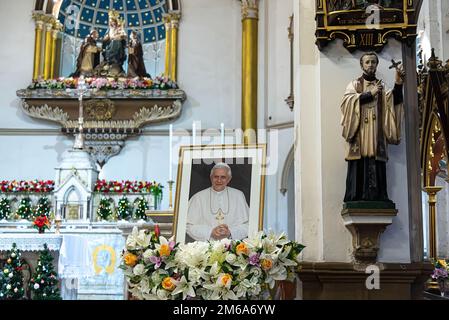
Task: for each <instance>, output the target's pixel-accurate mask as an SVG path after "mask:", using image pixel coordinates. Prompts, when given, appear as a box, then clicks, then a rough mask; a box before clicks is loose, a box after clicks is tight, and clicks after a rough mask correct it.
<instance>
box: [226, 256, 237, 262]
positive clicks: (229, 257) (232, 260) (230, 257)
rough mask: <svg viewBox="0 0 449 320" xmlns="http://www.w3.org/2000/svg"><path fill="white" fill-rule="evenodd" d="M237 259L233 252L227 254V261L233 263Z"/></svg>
mask: <svg viewBox="0 0 449 320" xmlns="http://www.w3.org/2000/svg"><path fill="white" fill-rule="evenodd" d="M236 260H237V256H236V255H235V254H233V253H228V254H227V255H226V262H227V263H229V264H231V265H233V264H234V263H235V262H236Z"/></svg>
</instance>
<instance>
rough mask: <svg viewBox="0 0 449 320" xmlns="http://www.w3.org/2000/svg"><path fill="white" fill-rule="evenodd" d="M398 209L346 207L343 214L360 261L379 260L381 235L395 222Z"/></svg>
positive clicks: (371, 261) (367, 262)
mask: <svg viewBox="0 0 449 320" xmlns="http://www.w3.org/2000/svg"><path fill="white" fill-rule="evenodd" d="M397 212H398V211H397V210H396V209H393V208H388V209H365V208H344V209H343V211H342V213H341V215H342V217H343V220H344V223H345V226H346V228H348V229H349V231H350V232H351V234H352V245H353V249H354V251H353V255H354V258H355V260H356V262H358V263H363V264H371V263H375V262H376V260H377V253H378V251H379V247H380V241H379V239H380V235H381V234H382V232H384V231H385V229H386V228H387V226H389V225H390V224H392V223H393V218H394V217H395V216H396V215H397Z"/></svg>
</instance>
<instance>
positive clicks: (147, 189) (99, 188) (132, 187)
mask: <svg viewBox="0 0 449 320" xmlns="http://www.w3.org/2000/svg"><path fill="white" fill-rule="evenodd" d="M162 188H163V186H162V185H161V184H160V183H157V182H156V181H153V182H150V181H129V180H123V181H106V180H97V182H96V183H95V191H96V192H100V193H110V192H116V193H151V194H160V193H162Z"/></svg>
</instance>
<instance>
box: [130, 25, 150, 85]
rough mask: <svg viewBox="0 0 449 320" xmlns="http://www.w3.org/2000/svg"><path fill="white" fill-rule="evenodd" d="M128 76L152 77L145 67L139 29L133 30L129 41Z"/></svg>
mask: <svg viewBox="0 0 449 320" xmlns="http://www.w3.org/2000/svg"><path fill="white" fill-rule="evenodd" d="M128 77H130V78H134V77H147V78H151V76H150V75H149V74H148V73H147V70H146V68H145V62H144V61H143V49H142V44H141V43H140V40H139V37H138V35H137V31H131V35H130V39H129V43H128Z"/></svg>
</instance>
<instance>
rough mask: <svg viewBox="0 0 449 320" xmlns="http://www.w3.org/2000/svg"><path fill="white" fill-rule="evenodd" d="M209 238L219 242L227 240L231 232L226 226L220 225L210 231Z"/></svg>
mask: <svg viewBox="0 0 449 320" xmlns="http://www.w3.org/2000/svg"><path fill="white" fill-rule="evenodd" d="M210 235H211V238H212V239H215V240H221V239H225V238H229V237H230V236H231V231H230V230H229V227H228V225H226V224H220V225H219V226H217V227H215V228H213V229H212V232H211V234H210Z"/></svg>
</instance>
